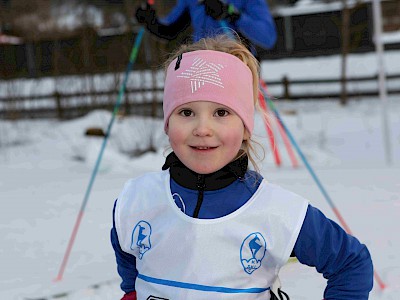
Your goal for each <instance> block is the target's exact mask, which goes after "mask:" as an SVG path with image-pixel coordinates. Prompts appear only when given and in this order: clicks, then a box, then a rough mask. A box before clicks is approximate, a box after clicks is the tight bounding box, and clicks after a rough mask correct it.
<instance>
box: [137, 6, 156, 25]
mask: <svg viewBox="0 0 400 300" xmlns="http://www.w3.org/2000/svg"><path fill="white" fill-rule="evenodd" d="M136 19H137V20H138V22H139V23H142V24H147V25H150V24H152V23H154V20H155V19H156V11H155V10H154V8H153V6H152V5H149V4H147V3H146V4H145V5H141V6H139V7H138V8H137V9H136Z"/></svg>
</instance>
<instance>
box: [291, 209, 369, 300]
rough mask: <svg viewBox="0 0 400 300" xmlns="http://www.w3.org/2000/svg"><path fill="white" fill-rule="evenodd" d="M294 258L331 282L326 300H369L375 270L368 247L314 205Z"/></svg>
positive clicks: (305, 222)
mask: <svg viewBox="0 0 400 300" xmlns="http://www.w3.org/2000/svg"><path fill="white" fill-rule="evenodd" d="M294 254H295V255H296V257H297V259H298V260H299V261H300V262H301V263H302V264H306V265H308V266H312V267H315V268H316V269H317V271H318V272H319V273H322V274H323V276H324V278H326V279H327V280H328V281H327V287H326V289H325V292H324V299H326V300H339V299H340V300H347V299H348V300H350V299H351V300H357V299H368V295H369V292H370V291H371V289H372V285H373V266H372V260H371V256H370V254H369V252H368V249H367V247H366V246H365V245H363V244H361V243H360V242H359V241H358V240H357V239H356V238H355V237H353V236H351V235H349V234H347V233H346V232H345V231H344V230H343V229H342V228H341V227H340V226H339V225H338V224H336V223H335V222H333V221H332V220H330V219H328V218H326V217H325V216H324V214H323V213H322V212H321V211H319V210H318V209H316V208H314V207H312V206H311V205H309V206H308V209H307V213H306V217H305V219H304V223H303V225H302V228H301V230H300V233H299V236H298V238H297V241H296V244H295V246H294Z"/></svg>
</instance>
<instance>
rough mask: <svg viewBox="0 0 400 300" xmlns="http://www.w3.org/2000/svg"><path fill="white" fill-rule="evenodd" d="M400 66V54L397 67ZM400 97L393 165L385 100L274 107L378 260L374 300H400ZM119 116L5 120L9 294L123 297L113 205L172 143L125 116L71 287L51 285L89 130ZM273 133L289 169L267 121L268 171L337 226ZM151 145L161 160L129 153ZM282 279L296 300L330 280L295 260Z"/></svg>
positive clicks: (2, 250)
mask: <svg viewBox="0 0 400 300" xmlns="http://www.w3.org/2000/svg"><path fill="white" fill-rule="evenodd" d="M361 58H362V56H361ZM332 60H334V57H333V58H328V59H327V60H326V61H325V62H323V61H322V60H319V59H314V60H313V62H314V63H315V64H319V65H320V67H319V70H320V71H321V77H324V75H325V72H326V75H332V73H333V74H334V75H335V76H336V75H337V74H336V73H335V72H336V71H337V70H338V69H340V65H338V61H336V64H335V63H334V62H333V61H332ZM361 61H363V63H362V64H361ZM396 61H397V62H400V59H396V60H394V61H393V63H392V64H391V65H390V68H393V65H395V64H396V63H394V62H396ZM291 63H292V64H291ZM309 63H310V61H309ZM368 64H369V66H370V67H371V62H370V63H368V62H367V61H366V59H365V57H364V59H360V64H359V65H358V68H355V67H354V68H353V69H354V70H356V69H357V70H359V69H360V68H361V67H360V66H362V65H365V66H367V65H368ZM321 66H325V68H321ZM330 66H331V69H330V71H331V72H329V70H327V69H329V67H330ZM301 68H303V70H301ZM266 69H268V70H271V72H268V74H269V75H271V74H274V75H276V76H277V78H279V76H280V74H279V72H281V73H283V72H285V71H288V70H289V69H292V70H293V73H291V74H293V75H294V76H295V77H296V76H299V74H301V73H302V72H303V73H304V74H303V76H311V75H313V77H314V78H315V76H317V75H318V74H319V73H318V71H319V70H318V66H316V69H314V72H313V73H312V71H311V70H310V69H307V68H306V67H305V65H303V67H301V65H300V63H299V61H281V62H279V61H273V62H271V63H268V66H264V65H263V70H266ZM297 69H299V71H298V72H297V73H298V74H297V73H296V70H297ZM361 69H362V68H361ZM371 69H374V67H373V66H372V67H371ZM396 70H400V68H397V69H396ZM396 70H394V72H395V71H396ZM375 71H376V69H375ZM360 72H362V73H363V74H365V73H366V72H365V70H364V71H362V70H361V71H360ZM263 77H264V78H268V75H267V74H264V73H263ZM270 78H271V79H273V78H272V77H270ZM297 78H299V77H297ZM303 78H304V77H303ZM399 98H400V96H398V97H392V98H390V103H389V107H388V108H389V109H388V110H389V125H390V126H389V127H390V141H391V147H390V149H391V154H392V155H391V163H390V164H387V162H386V157H385V151H384V140H383V134H382V132H383V131H382V117H381V103H380V101H379V100H378V99H368V100H367V99H364V100H358V101H351V102H350V103H349V104H348V105H347V106H344V107H343V106H340V105H339V104H338V102H337V101H323V102H318V101H312V102H311V101H299V102H283V101H276V102H275V103H276V105H277V107H278V109H279V110H280V112H281V114H282V117H283V120H284V122H285V123H286V125H287V127H288V128H289V129H290V130H291V132H292V134H293V135H294V136H295V138H296V140H297V142H298V143H299V145H300V147H301V149H302V150H303V152H304V154H305V156H306V157H307V159H308V160H309V162H310V164H311V165H312V167H313V168H314V170H315V171H316V174H317V175H318V177H319V178H320V180H321V182H322V184H323V185H324V187H325V189H326V190H327V192H328V194H329V195H330V197H331V198H332V200H333V201H334V202H335V204H336V207H337V208H338V209H339V211H340V212H341V213H342V215H343V217H344V218H345V220H346V222H347V224H348V225H349V227H350V228H351V230H352V231H353V233H354V235H356V236H357V237H358V238H359V239H360V240H361V241H362V242H363V243H365V244H366V245H367V246H368V248H369V250H370V252H371V254H372V257H373V261H374V266H375V270H376V273H377V274H378V275H379V276H380V277H381V278H382V280H383V282H384V283H385V285H386V288H385V289H384V290H383V291H382V290H381V289H380V288H379V286H378V284H377V283H376V282H375V286H374V290H373V291H372V293H371V296H370V299H373V300H379V299H382V300H389V299H391V300H392V299H393V300H395V299H396V300H397V299H399V295H400V256H399V253H400V239H399V234H398V228H399V225H400V221H399V217H400V99H399ZM110 118H111V114H110V113H108V112H104V111H95V112H92V113H91V114H89V115H87V116H85V117H83V118H80V119H76V120H71V121H63V122H59V121H55V120H35V121H18V122H9V121H3V120H0V199H1V203H2V209H1V210H0V234H1V236H2V239H1V247H0V299H2V300H3V299H4V300H22V299H34V298H40V297H41V298H42V299H69V300H77V299H102V300H107V299H110V300H111V299H113V300H116V299H120V297H121V296H122V292H121V291H120V290H119V286H118V285H119V279H118V275H117V272H116V264H115V259H114V254H113V250H112V247H111V245H110V242H109V230H110V228H111V225H112V224H111V223H112V206H113V203H114V200H115V198H116V197H117V195H118V193H119V191H120V190H121V188H122V186H123V184H124V182H125V181H126V180H127V179H128V178H130V177H134V176H137V175H140V174H142V173H143V172H147V171H153V170H159V169H160V168H161V166H162V164H163V161H164V156H165V153H164V149H165V146H166V145H167V139H166V137H165V135H164V134H163V132H162V124H161V123H160V121H152V120H149V119H143V118H138V117H129V118H121V119H117V120H116V122H115V124H114V127H113V130H112V134H111V137H110V141H109V143H108V144H107V149H106V151H105V154H104V157H103V161H102V163H101V166H100V171H99V173H98V176H97V177H96V181H95V183H94V186H93V189H92V193H91V195H90V198H89V202H88V205H87V207H86V210H85V214H84V217H83V219H82V223H81V225H80V228H79V232H78V235H77V238H76V240H75V243H74V247H73V249H72V252H71V256H70V258H69V261H68V265H67V267H66V270H65V273H64V277H63V280H62V281H59V282H54V279H55V278H56V276H57V273H58V271H59V268H60V265H61V262H62V259H63V256H64V253H65V251H66V247H67V243H68V240H69V237H70V235H71V233H72V229H73V226H74V223H75V220H76V217H77V214H78V212H79V209H80V206H81V204H82V201H83V198H84V194H85V191H86V188H87V185H88V183H89V178H90V176H91V173H92V170H93V167H94V164H95V161H96V158H97V156H98V153H99V150H100V145H101V142H102V141H101V139H99V138H94V137H91V138H89V137H85V135H84V132H85V130H86V129H87V128H88V127H92V126H97V127H102V128H104V129H106V127H107V124H108V122H109V120H110ZM275 129H276V128H275ZM275 131H276V135H277V139H278V142H279V144H278V149H279V151H280V154H281V155H282V161H283V165H282V166H281V167H277V166H276V165H275V163H274V159H273V156H272V154H271V151H270V147H269V142H268V138H267V136H266V133H265V129H264V125H263V122H262V121H261V119H260V118H259V117H257V118H256V130H255V137H256V139H257V140H258V141H259V142H260V143H261V144H263V145H264V146H265V148H266V152H265V154H266V156H265V159H264V160H263V161H262V162H261V167H262V168H261V169H262V174H263V176H264V177H265V178H267V179H268V180H269V181H271V182H274V183H277V184H279V185H282V186H284V187H285V188H287V189H290V190H292V191H294V192H296V193H299V194H301V195H303V196H304V197H306V198H308V199H309V200H310V202H311V203H312V204H313V205H314V206H317V207H319V208H320V209H321V210H322V211H323V212H324V213H325V214H326V215H327V216H329V217H331V218H332V219H334V220H337V219H336V217H335V215H334V214H333V212H332V210H331V208H330V207H329V205H328V204H327V202H326V201H325V199H324V197H323V195H322V194H321V192H320V191H319V189H318V187H317V185H316V184H315V183H314V181H313V179H312V177H311V176H310V174H309V173H308V171H307V169H306V168H305V167H304V164H303V163H301V161H300V160H299V163H300V166H299V167H298V168H296V169H295V168H293V167H292V165H291V161H290V159H289V157H288V155H287V152H286V150H285V147H284V144H283V142H282V139H281V138H280V136H279V134H278V131H277V130H275ZM151 142H152V143H154V144H155V145H156V146H157V149H158V151H157V152H156V153H147V154H145V155H142V156H140V157H136V158H133V157H130V156H129V155H128V153H132V152H133V150H134V149H145V148H148V146H149V145H150V143H151ZM281 281H282V284H283V288H284V290H285V291H286V292H288V294H289V295H290V296H291V299H294V300H301V299H304V300H309V299H322V295H323V290H324V286H325V280H324V279H323V278H322V276H321V275H319V274H318V273H317V272H316V271H315V270H314V269H313V268H309V267H306V266H302V265H301V264H299V263H289V264H288V265H287V266H285V267H284V268H283V270H282V272H281Z"/></svg>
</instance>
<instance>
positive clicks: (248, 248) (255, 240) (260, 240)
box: [240, 232, 267, 274]
mask: <svg viewBox="0 0 400 300" xmlns="http://www.w3.org/2000/svg"><path fill="white" fill-rule="evenodd" d="M266 249H267V243H266V242H265V239H264V237H263V236H262V234H261V233H259V232H253V233H251V234H249V235H248V236H247V237H246V238H245V239H244V241H243V243H242V246H241V247H240V262H241V263H242V266H243V269H244V271H245V272H246V273H247V274H251V273H253V272H254V271H255V270H257V269H258V268H259V267H261V261H262V260H263V258H264V256H265V251H266Z"/></svg>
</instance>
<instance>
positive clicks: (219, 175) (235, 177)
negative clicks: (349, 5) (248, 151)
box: [111, 153, 373, 300]
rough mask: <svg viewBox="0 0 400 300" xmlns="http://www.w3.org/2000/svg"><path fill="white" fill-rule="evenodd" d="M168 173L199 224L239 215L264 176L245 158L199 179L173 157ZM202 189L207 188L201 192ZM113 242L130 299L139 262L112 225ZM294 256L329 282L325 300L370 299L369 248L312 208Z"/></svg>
mask: <svg viewBox="0 0 400 300" xmlns="http://www.w3.org/2000/svg"><path fill="white" fill-rule="evenodd" d="M168 168H170V170H169V171H170V174H171V181H170V186H171V192H172V194H173V195H175V194H177V195H179V197H174V199H175V203H176V204H177V206H178V207H181V206H182V201H184V206H185V213H186V214H187V215H189V216H192V217H197V218H200V219H213V218H219V217H222V216H225V215H227V214H230V213H231V212H233V211H235V210H237V209H238V208H240V207H241V206H242V205H243V204H245V203H246V202H247V200H248V199H250V198H251V197H252V195H253V194H254V193H255V192H256V190H257V189H258V186H259V184H260V183H261V180H262V176H261V175H260V174H258V173H256V172H254V171H250V170H247V157H246V156H245V157H244V158H241V159H238V160H236V161H234V162H232V163H230V164H228V165H227V166H226V167H224V168H223V169H221V170H219V171H217V172H216V173H213V174H210V175H199V174H196V173H194V172H192V171H191V170H189V169H187V168H186V167H185V166H184V165H183V164H182V163H180V161H179V160H178V159H177V157H176V156H175V155H174V154H173V153H172V154H170V155H169V156H168V157H167V160H166V164H165V165H164V167H163V169H168ZM199 181H201V184H199ZM199 186H203V189H202V190H199V188H198V187H199ZM117 201H118V200H116V201H115V204H116V202H117ZM115 204H114V209H115ZM113 219H114V212H113ZM111 243H112V246H113V248H114V251H115V255H116V261H117V270H118V273H119V275H120V276H121V278H122V283H121V289H122V290H123V291H124V292H125V293H126V294H129V293H131V292H134V291H135V280H136V277H137V270H136V259H135V257H134V256H133V255H131V254H128V253H126V252H123V251H122V249H121V247H120V244H119V241H118V236H117V231H116V229H115V224H114V223H113V228H112V229H111ZM292 256H295V257H297V259H298V260H299V262H300V263H302V264H305V265H308V266H311V267H315V269H316V270H317V271H318V272H319V273H321V274H322V275H323V277H324V278H325V279H327V286H326V289H325V292H324V299H326V300H328V299H329V300H333V299H336V300H339V299H340V300H361V299H368V296H369V292H370V291H371V289H372V286H373V266H372V260H371V256H370V254H369V252H368V249H367V247H366V246H365V245H364V244H361V243H360V242H359V241H358V239H356V238H355V237H353V236H351V235H349V234H347V233H346V232H345V231H344V230H343V229H342V228H341V227H340V226H339V225H338V224H336V223H335V222H334V221H332V220H330V219H328V218H327V217H326V216H325V215H324V214H323V213H322V212H321V211H320V210H318V209H317V208H315V207H313V206H311V205H309V206H308V209H307V213H306V216H305V219H304V222H303V225H302V228H301V230H300V233H299V236H298V238H297V241H296V243H295V246H294V249H293V252H292ZM282 289H283V290H284V287H282Z"/></svg>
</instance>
